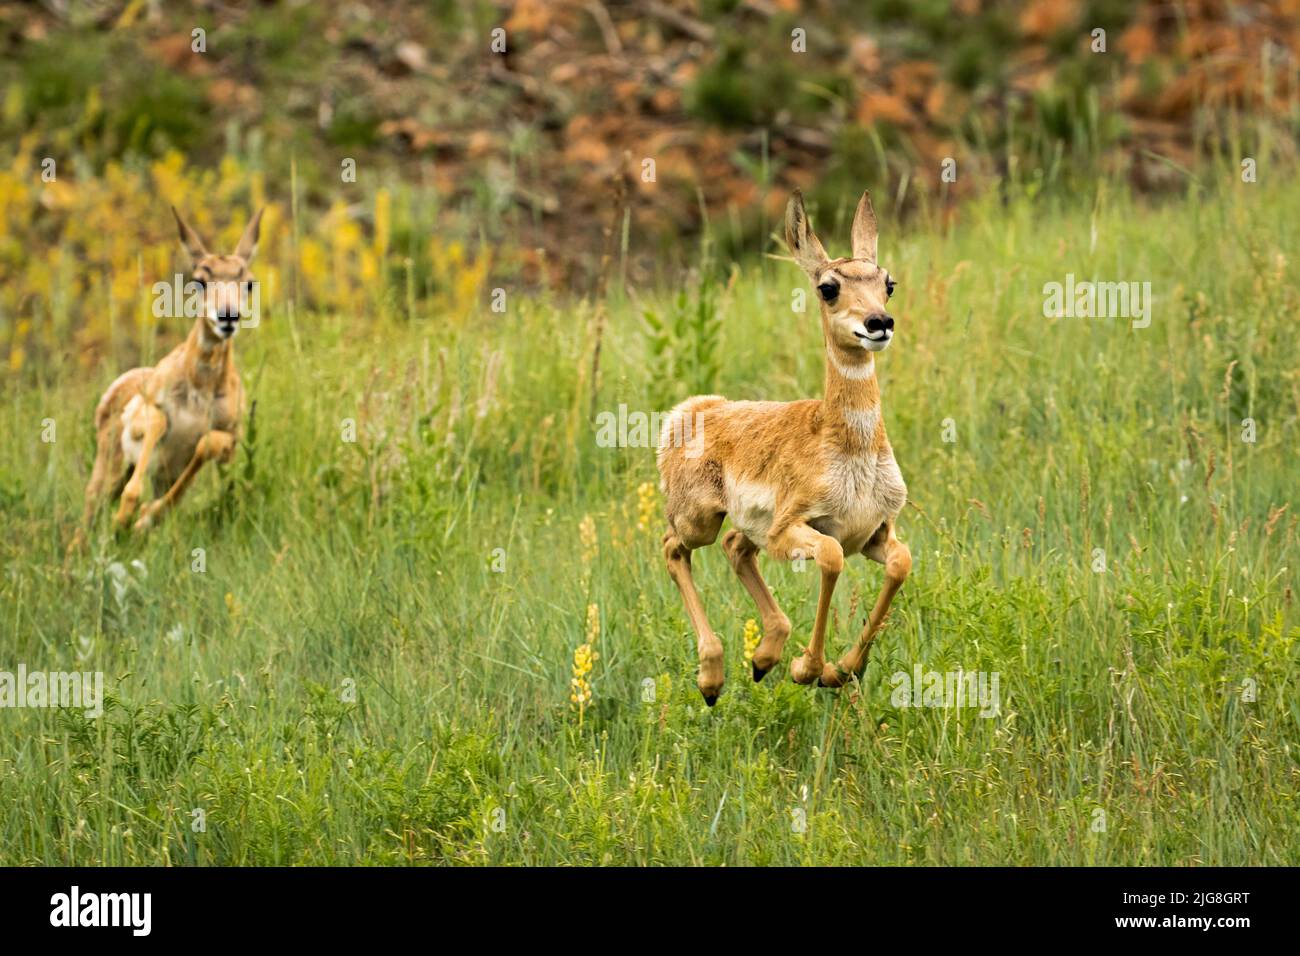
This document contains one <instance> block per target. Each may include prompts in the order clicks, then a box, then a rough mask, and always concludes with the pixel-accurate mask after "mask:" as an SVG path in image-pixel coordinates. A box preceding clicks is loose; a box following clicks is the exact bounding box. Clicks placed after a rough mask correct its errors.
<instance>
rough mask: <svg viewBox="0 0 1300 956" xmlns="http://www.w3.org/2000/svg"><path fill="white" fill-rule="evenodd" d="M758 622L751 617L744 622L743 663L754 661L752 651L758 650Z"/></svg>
mask: <svg viewBox="0 0 1300 956" xmlns="http://www.w3.org/2000/svg"><path fill="white" fill-rule="evenodd" d="M758 638H759V634H758V622H757V621H755V620H754V619H753V618H752V617H751V618H750V619H749V620H748V621H746V622H745V661H746V663H748V662H750V661H752V660H753V659H754V651H756V650H758Z"/></svg>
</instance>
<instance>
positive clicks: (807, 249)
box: [785, 189, 830, 279]
mask: <svg viewBox="0 0 1300 956" xmlns="http://www.w3.org/2000/svg"><path fill="white" fill-rule="evenodd" d="M785 244H786V245H787V246H789V247H790V252H791V253H792V254H793V255H794V261H795V262H797V263H798V264H799V268H801V269H803V271H804V272H806V273H808V277H809V278H810V279H815V278H816V277H817V273H818V272H820V271H821V269H822V267H823V266H825V265H826V263H827V262H829V261H830V260H829V259H828V258H827V257H826V250H825V249H823V248H822V244H821V242H819V241H818V239H817V237H816V236H815V235H814V234H813V231H812V226H811V225H810V224H809V223H808V213H807V211H806V210H805V209H804V208H803V193H801V192H800V191H799V190H797V189H796V190H795V191H794V193H793V194H791V196H790V202H789V203H788V204H787V205H786V207H785Z"/></svg>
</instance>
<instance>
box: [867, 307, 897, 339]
mask: <svg viewBox="0 0 1300 956" xmlns="http://www.w3.org/2000/svg"><path fill="white" fill-rule="evenodd" d="M866 324H867V333H868V334H875V333H876V332H892V331H894V317H893V316H892V315H886V314H885V313H883V312H881V313H878V314H876V315H873V316H871V317H869V318H868V319H867V323H866Z"/></svg>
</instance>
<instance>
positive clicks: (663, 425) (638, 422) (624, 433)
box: [596, 403, 704, 458]
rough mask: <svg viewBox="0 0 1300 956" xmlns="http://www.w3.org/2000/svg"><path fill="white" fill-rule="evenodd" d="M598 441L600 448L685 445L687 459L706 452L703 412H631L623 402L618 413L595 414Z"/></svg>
mask: <svg viewBox="0 0 1300 956" xmlns="http://www.w3.org/2000/svg"><path fill="white" fill-rule="evenodd" d="M596 444H597V446H599V447H600V448H649V447H651V445H653V446H654V447H655V448H663V447H665V446H669V445H670V446H671V447H673V448H685V449H686V452H685V455H686V457H687V458H699V457H700V455H702V454H704V414H703V413H702V412H696V413H695V414H694V415H688V414H686V413H685V412H677V411H672V412H648V413H647V412H641V411H629V410H628V407H627V405H626V404H623V403H620V404H619V406H618V411H617V412H611V411H604V412H599V413H598V414H597V415H596Z"/></svg>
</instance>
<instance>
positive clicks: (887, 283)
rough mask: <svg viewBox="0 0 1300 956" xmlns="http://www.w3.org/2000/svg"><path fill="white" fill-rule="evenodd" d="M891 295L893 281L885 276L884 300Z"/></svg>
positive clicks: (892, 292)
mask: <svg viewBox="0 0 1300 956" xmlns="http://www.w3.org/2000/svg"><path fill="white" fill-rule="evenodd" d="M893 294H894V280H893V279H891V278H889V277H888V276H886V277H885V298H886V299H888V298H889V297H890V296H892V295H893Z"/></svg>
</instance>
